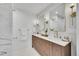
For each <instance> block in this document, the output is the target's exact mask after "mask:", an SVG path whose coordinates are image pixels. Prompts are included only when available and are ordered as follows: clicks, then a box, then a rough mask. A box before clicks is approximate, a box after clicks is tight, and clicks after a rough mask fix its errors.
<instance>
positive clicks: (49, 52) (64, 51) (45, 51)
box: [32, 35, 71, 56]
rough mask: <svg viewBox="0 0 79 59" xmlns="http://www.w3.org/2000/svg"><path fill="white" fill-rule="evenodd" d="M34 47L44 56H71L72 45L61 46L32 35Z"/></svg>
mask: <svg viewBox="0 0 79 59" xmlns="http://www.w3.org/2000/svg"><path fill="white" fill-rule="evenodd" d="M32 47H33V48H35V49H36V51H37V52H38V53H39V54H40V55H42V56H70V55H71V43H69V44H68V45H67V46H60V45H58V44H56V43H53V42H50V41H48V40H44V39H42V38H39V37H36V36H34V35H32Z"/></svg>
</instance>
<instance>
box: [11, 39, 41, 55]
mask: <svg viewBox="0 0 79 59" xmlns="http://www.w3.org/2000/svg"><path fill="white" fill-rule="evenodd" d="M12 55H13V56H40V55H39V54H38V52H37V51H36V50H35V49H34V48H32V47H28V45H27V42H26V41H19V40H15V41H13V51H12Z"/></svg>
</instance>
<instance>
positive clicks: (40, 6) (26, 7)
mask: <svg viewBox="0 0 79 59" xmlns="http://www.w3.org/2000/svg"><path fill="white" fill-rule="evenodd" d="M49 5H50V3H17V4H14V8H15V10H16V9H20V10H22V11H24V12H30V13H32V14H34V15H36V14H38V13H40V12H41V11H42V10H44V9H45V8H46V7H47V6H49Z"/></svg>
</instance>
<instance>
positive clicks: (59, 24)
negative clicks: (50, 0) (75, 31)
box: [50, 4, 66, 32]
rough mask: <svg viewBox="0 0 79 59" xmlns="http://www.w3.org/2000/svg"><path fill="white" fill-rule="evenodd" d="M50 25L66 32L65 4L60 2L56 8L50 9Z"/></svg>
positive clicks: (55, 29) (54, 28)
mask: <svg viewBox="0 0 79 59" xmlns="http://www.w3.org/2000/svg"><path fill="white" fill-rule="evenodd" d="M50 20H51V22H50V23H51V24H50V26H52V27H50V28H51V29H53V30H54V31H57V32H64V31H66V19H65V5H64V4H60V5H59V6H57V7H56V8H55V9H52V10H51V11H50Z"/></svg>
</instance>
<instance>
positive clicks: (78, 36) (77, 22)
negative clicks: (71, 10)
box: [76, 4, 79, 56]
mask: <svg viewBox="0 0 79 59" xmlns="http://www.w3.org/2000/svg"><path fill="white" fill-rule="evenodd" d="M76 35H77V38H76V39H77V51H76V52H77V56H79V4H77V19H76Z"/></svg>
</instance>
